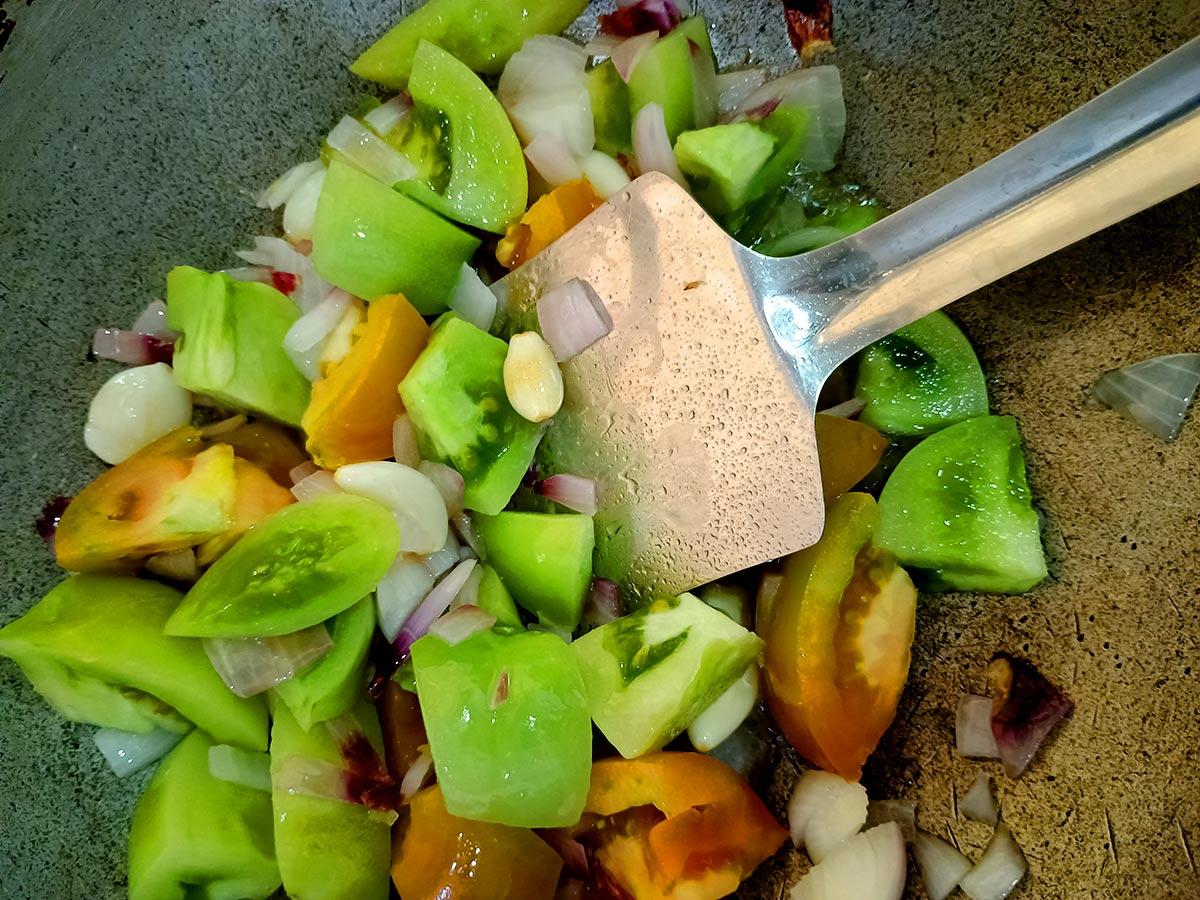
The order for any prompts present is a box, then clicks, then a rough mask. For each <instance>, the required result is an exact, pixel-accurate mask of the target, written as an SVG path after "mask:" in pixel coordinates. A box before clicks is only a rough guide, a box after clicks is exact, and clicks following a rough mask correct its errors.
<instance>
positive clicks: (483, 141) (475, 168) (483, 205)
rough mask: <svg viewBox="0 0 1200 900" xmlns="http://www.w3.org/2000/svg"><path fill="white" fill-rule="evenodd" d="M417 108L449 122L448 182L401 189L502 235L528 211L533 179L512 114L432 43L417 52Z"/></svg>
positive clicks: (413, 183)
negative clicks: (439, 186) (526, 208)
mask: <svg viewBox="0 0 1200 900" xmlns="http://www.w3.org/2000/svg"><path fill="white" fill-rule="evenodd" d="M408 91H409V93H410V94H412V98H413V102H414V103H415V104H416V105H417V106H421V107H425V108H426V109H429V110H434V111H436V117H437V118H439V119H443V120H444V121H446V122H447V123H448V130H449V140H450V179H449V182H448V183H447V184H446V185H445V186H444V187H441V188H438V189H434V188H432V187H431V186H430V185H428V184H425V183H422V182H419V181H408V182H402V183H401V184H400V185H399V189H400V190H401V191H403V192H404V193H406V194H408V195H409V196H411V197H413V198H414V199H417V200H420V201H421V202H422V203H424V204H425V205H426V206H428V207H429V208H430V209H432V210H434V211H436V212H439V213H441V214H442V215H443V216H446V217H447V218H449V219H454V220H455V221H456V222H462V223H464V224H466V225H472V226H474V227H475V228H482V229H484V230H485V231H493V232H496V233H498V234H503V233H504V231H505V229H506V228H507V227H508V225H509V223H510V222H512V221H514V220H516V219H518V218H520V217H521V214H522V213H524V212H525V202H526V200H527V199H528V194H529V175H528V173H527V172H526V169H525V156H524V154H523V153H522V151H521V142H520V141H519V140H518V139H517V133H516V132H515V131H513V127H512V123H511V122H509V120H508V114H507V113H506V112H505V111H504V107H502V106H501V105H500V101H499V100H497V99H496V97H495V95H494V94H493V93H492V92H491V91H490V90H488V86H487V85H486V84H484V83H483V82H482V81H480V80H479V76H478V75H476V74H475V73H474V72H472V71H471V70H470V69H468V68H467V67H466V66H464V65H463V64H462V63H460V62H459V61H458V60H457V59H455V58H454V57H453V56H451V55H450V54H449V53H447V52H446V51H445V50H442V49H441V48H440V47H436V46H434V45H433V44H431V43H429V42H428V41H422V42H421V45H420V46H419V47H418V48H417V55H416V59H415V61H414V63H413V73H412V80H411V81H410V82H409V84H408Z"/></svg>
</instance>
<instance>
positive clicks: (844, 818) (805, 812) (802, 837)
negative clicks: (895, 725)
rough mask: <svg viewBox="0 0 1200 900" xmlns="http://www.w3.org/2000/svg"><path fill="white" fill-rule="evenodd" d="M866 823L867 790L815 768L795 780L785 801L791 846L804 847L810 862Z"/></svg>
mask: <svg viewBox="0 0 1200 900" xmlns="http://www.w3.org/2000/svg"><path fill="white" fill-rule="evenodd" d="M866 821H867V790H866V788H864V787H863V786H862V785H861V784H858V783H856V782H853V781H847V780H846V779H844V778H842V777H840V776H838V775H834V774H832V773H831V772H822V771H820V770H818V769H809V770H808V771H806V772H804V773H803V774H802V775H801V776H800V778H799V779H798V780H797V781H796V786H795V788H793V790H792V797H791V799H790V800H789V801H788V830H789V831H790V832H791V835H792V843H793V844H795V845H796V846H797V847H804V848H805V849H806V850H807V851H808V855H809V856H810V857H812V860H813V862H816V863H819V862H821V861H822V860H824V859H825V857H827V856H828V855H829V854H830V853H831V852H832V851H833V850H834V848H835V847H837V846H838V845H839V844H842V843H844V842H845V841H847V840H848V839H849V838H851V837H853V836H854V835H856V834H858V832H859V830H860V829H861V828H862V827H863V824H864V823H865V822H866Z"/></svg>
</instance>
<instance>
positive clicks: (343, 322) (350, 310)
mask: <svg viewBox="0 0 1200 900" xmlns="http://www.w3.org/2000/svg"><path fill="white" fill-rule="evenodd" d="M365 315H366V313H365V312H364V310H363V304H362V302H361V301H359V300H358V299H357V298H352V299H351V302H350V305H349V306H347V307H346V311H345V312H344V313H342V318H341V319H340V320H339V321H338V323H337V325H336V326H334V329H333V331H331V332H329V335H328V336H327V337H326V338H325V340H324V341H323V342H322V343H321V356H320V358H319V359H318V360H317V362H318V363H319V364H320V365H322V366H333V365H337V364H338V363H340V362H341V361H342V360H344V359H345V358H346V357H347V356H349V355H350V351H351V350H352V349H353V348H354V333H355V331H356V330H357V328H358V326H359V325H360V324H362V320H363V317H364V316H365Z"/></svg>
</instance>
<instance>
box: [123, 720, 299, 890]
mask: <svg viewBox="0 0 1200 900" xmlns="http://www.w3.org/2000/svg"><path fill="white" fill-rule="evenodd" d="M213 746H214V744H213V742H212V739H211V738H209V736H208V735H206V734H204V733H203V732H199V731H193V732H192V733H191V734H190V735H188V736H187V737H185V738H184V739H183V742H182V743H180V745H179V746H178V747H176V748H175V749H174V750H172V751H171V753H170V755H168V756H167V758H166V759H165V760H164V761H163V762H162V764H161V765H159V767H158V770H157V771H156V772H155V773H154V777H153V778H152V779H151V780H150V784H149V786H147V788H146V792H145V793H144V794H142V798H141V800H139V801H138V806H137V810H136V811H135V812H134V814H133V825H132V827H131V828H130V831H129V898H130V900H201V898H203V900H246V898H252V900H258V898H263V897H270V896H271V895H273V894H274V893H275V891H276V890H277V889H278V888H279V884H280V878H279V867H278V866H277V865H276V864H275V849H274V845H273V841H272V838H271V798H270V797H269V796H268V795H267V794H265V793H263V792H262V791H256V790H254V789H252V788H247V787H242V786H241V785H236V784H230V783H229V782H227V781H221V780H219V779H217V778H214V777H213V776H212V775H210V774H209V771H208V751H209V749H210V748H211V747H213Z"/></svg>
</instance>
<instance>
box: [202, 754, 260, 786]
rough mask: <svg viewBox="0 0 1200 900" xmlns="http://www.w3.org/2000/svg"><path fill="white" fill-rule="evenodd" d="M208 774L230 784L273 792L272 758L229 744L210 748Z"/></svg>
mask: <svg viewBox="0 0 1200 900" xmlns="http://www.w3.org/2000/svg"><path fill="white" fill-rule="evenodd" d="M208 774H209V775H211V776H212V777H213V778H217V779H219V780H221V781H228V782H229V783H230V784H240V785H241V786H242V787H248V788H251V789H252V790H256V791H266V792H267V793H270V792H271V757H270V756H268V755H267V754H266V753H255V752H254V751H252V750H243V749H242V748H241V747H231V746H230V745H229V744H217V745H216V746H215V747H209V748H208Z"/></svg>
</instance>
